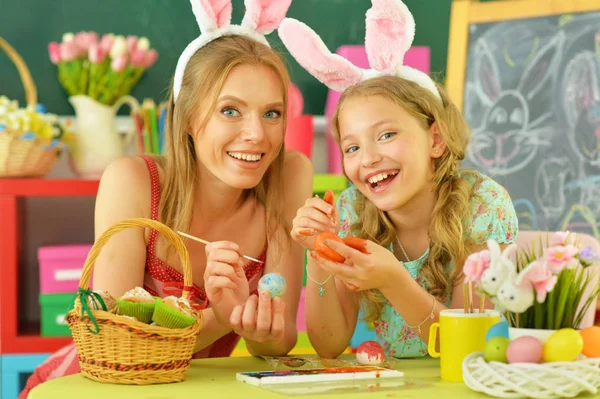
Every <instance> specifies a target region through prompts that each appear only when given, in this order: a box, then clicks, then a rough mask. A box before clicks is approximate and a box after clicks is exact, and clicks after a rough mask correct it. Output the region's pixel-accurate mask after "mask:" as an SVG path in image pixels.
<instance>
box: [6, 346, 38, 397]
mask: <svg viewBox="0 0 600 399" xmlns="http://www.w3.org/2000/svg"><path fill="white" fill-rule="evenodd" d="M48 356H49V354H47V353H43V354H39V353H36V354H25V355H2V356H1V359H0V370H1V371H2V375H0V398H2V399H17V397H18V396H19V393H20V392H21V391H22V390H23V388H25V384H24V380H26V377H27V376H28V375H30V374H31V373H33V370H35V368H36V367H37V366H39V365H40V364H42V363H43V362H44V361H45V360H46V359H47V358H48Z"/></svg>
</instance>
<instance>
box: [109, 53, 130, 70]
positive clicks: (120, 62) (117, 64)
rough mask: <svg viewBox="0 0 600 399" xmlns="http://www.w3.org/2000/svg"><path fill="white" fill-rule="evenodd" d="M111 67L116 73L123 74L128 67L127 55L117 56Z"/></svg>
mask: <svg viewBox="0 0 600 399" xmlns="http://www.w3.org/2000/svg"><path fill="white" fill-rule="evenodd" d="M110 66H111V68H112V69H114V70H115V72H121V71H122V70H124V69H125V67H126V66H127V56H126V55H125V54H122V55H118V56H116V57H115V58H113V59H112V62H111V63H110Z"/></svg>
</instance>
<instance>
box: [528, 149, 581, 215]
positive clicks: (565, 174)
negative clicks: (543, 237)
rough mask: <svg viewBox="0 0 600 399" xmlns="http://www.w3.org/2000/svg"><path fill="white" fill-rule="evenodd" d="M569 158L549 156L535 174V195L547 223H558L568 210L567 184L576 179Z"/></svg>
mask: <svg viewBox="0 0 600 399" xmlns="http://www.w3.org/2000/svg"><path fill="white" fill-rule="evenodd" d="M576 176H577V175H576V172H575V168H574V167H573V165H572V164H571V161H570V160H569V158H567V157H564V156H555V155H554V156H552V155H550V156H548V157H547V158H546V159H544V160H543V161H542V163H541V164H540V166H539V167H538V169H537V171H536V173H535V180H534V195H535V199H536V202H537V203H538V205H539V206H540V208H541V209H542V212H543V213H544V216H545V218H546V222H552V223H554V222H556V221H557V220H559V219H560V218H561V217H562V216H563V215H564V214H565V211H566V209H567V199H566V196H565V191H566V184H567V182H568V181H569V180H572V179H574V178H575V177H576Z"/></svg>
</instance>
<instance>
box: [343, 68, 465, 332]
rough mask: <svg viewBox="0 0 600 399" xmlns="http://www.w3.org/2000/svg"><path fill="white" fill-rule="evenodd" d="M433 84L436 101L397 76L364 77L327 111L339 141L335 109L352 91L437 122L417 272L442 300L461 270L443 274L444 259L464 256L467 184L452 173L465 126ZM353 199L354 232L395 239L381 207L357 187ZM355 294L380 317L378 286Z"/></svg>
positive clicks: (369, 313) (426, 123) (426, 124)
mask: <svg viewBox="0 0 600 399" xmlns="http://www.w3.org/2000/svg"><path fill="white" fill-rule="evenodd" d="M437 86H438V90H439V92H440V95H441V97H442V100H441V101H440V100H439V99H438V98H436V97H435V96H434V95H433V94H432V93H431V92H430V91H429V90H426V89H424V88H422V87H421V86H419V85H417V84H416V83H414V82H411V81H409V80H405V79H402V78H399V77H394V76H385V77H378V78H373V79H369V80H366V81H364V82H362V83H359V84H357V85H356V86H353V87H351V88H349V89H348V90H346V91H345V92H344V93H343V94H342V96H341V97H340V101H339V104H338V107H337V109H336V112H335V114H334V116H333V120H332V129H333V132H334V135H335V138H336V140H337V141H338V143H339V140H340V128H339V116H340V112H341V111H342V110H343V108H344V102H345V101H346V100H348V99H349V98H351V97H356V96H382V97H384V98H387V99H389V100H391V101H393V102H395V103H396V104H398V105H399V106H401V107H402V108H403V109H405V110H406V111H407V112H408V113H409V114H410V115H412V116H413V117H415V118H416V119H417V120H418V122H419V123H420V125H421V126H422V127H423V129H425V130H427V129H429V128H430V127H431V126H432V125H433V123H434V122H436V123H437V126H438V128H439V131H440V133H441V136H442V139H443V141H444V143H445V144H446V151H445V152H444V153H443V154H442V156H441V157H440V158H437V159H436V160H435V174H434V185H435V191H436V194H437V201H436V204H435V207H434V209H433V215H432V219H431V224H430V225H429V237H430V249H429V256H428V258H427V260H426V261H425V264H424V265H423V268H422V275H423V277H424V278H425V280H426V282H427V285H428V289H429V292H430V293H431V294H432V295H433V296H434V297H435V298H436V299H437V300H438V301H441V302H445V301H446V299H447V298H448V295H449V294H450V292H451V290H452V288H453V287H452V285H453V284H452V282H454V281H455V280H457V279H458V278H461V277H460V276H461V275H462V268H460V267H455V268H454V271H453V273H452V275H451V276H448V273H447V269H446V267H447V265H448V264H449V262H453V263H454V265H462V264H463V263H464V260H465V259H466V257H467V248H466V244H465V242H464V240H463V230H464V228H463V223H464V221H465V219H466V217H467V216H468V215H469V199H470V198H471V195H472V191H473V190H472V186H471V184H470V183H469V182H468V181H466V180H465V179H464V178H463V177H459V176H458V175H457V173H458V171H459V167H460V162H461V161H462V160H463V159H464V158H465V152H466V148H467V144H468V142H469V135H470V133H469V128H468V126H467V124H466V122H465V121H464V119H463V117H462V116H461V113H460V111H459V110H458V109H457V108H456V106H455V105H454V104H453V103H452V102H451V101H450V98H449V97H448V95H447V93H446V92H445V90H444V89H443V88H442V87H441V86H440V85H437ZM468 173H472V172H469V171H463V172H461V175H462V176H464V175H466V174H468ZM473 174H474V173H473ZM354 205H355V209H356V211H357V213H358V214H359V215H361V217H360V218H359V219H358V220H357V221H356V222H355V223H353V224H352V226H351V227H350V230H351V231H352V233H353V234H354V235H356V236H358V237H362V238H366V239H369V240H372V241H375V242H377V243H379V244H380V245H382V246H388V245H390V244H391V243H393V242H394V241H395V240H396V232H395V229H394V225H393V223H392V221H391V220H390V218H389V216H388V215H387V213H386V212H383V211H381V210H379V209H377V207H376V206H375V205H374V204H373V203H372V202H371V201H369V200H368V199H367V198H366V197H365V196H363V195H362V194H360V193H359V195H358V197H357V200H356V203H355V204H354ZM356 299H357V301H358V303H359V304H361V305H362V306H364V310H365V313H364V316H365V318H366V319H367V320H371V321H374V320H377V319H379V318H380V317H381V309H382V307H383V305H384V304H385V302H386V300H385V298H384V297H383V295H382V294H381V292H380V291H379V290H367V291H362V292H359V293H357V295H356Z"/></svg>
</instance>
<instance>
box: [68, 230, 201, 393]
mask: <svg viewBox="0 0 600 399" xmlns="http://www.w3.org/2000/svg"><path fill="white" fill-rule="evenodd" d="M130 227H145V228H151V229H155V230H158V231H159V232H160V233H162V234H163V235H164V236H165V237H167V239H169V240H170V241H171V243H173V245H174V246H175V249H176V251H177V253H178V254H179V256H180V258H181V262H182V265H183V275H184V285H185V287H190V286H193V281H192V269H191V265H190V260H189V255H188V252H187V249H186V248H185V246H184V244H183V241H182V240H181V238H179V236H178V235H177V234H175V233H174V232H173V231H172V230H171V229H170V228H168V227H167V226H165V225H164V224H162V223H160V222H157V221H154V220H150V219H144V218H139V219H128V220H124V221H122V222H119V223H116V224H115V225H113V226H111V227H110V228H109V229H108V230H106V231H105V232H104V233H103V234H102V235H101V236H100V237H99V238H98V240H96V242H95V243H94V246H93V247H92V249H91V250H90V253H89V255H88V258H87V259H86V261H85V264H84V266H83V272H82V276H81V281H80V283H79V294H78V295H77V297H76V299H75V305H74V308H73V309H72V310H71V311H70V312H69V313H68V315H67V322H68V324H69V328H70V329H71V332H72V334H73V339H74V341H75V346H76V347H77V351H78V354H79V364H80V366H81V373H82V375H84V376H85V377H88V378H90V379H92V380H95V381H100V382H107V383H116V384H136V385H146V384H157V383H167V382H179V381H183V380H184V379H185V377H186V372H187V369H188V367H189V365H190V361H191V358H192V354H193V351H194V345H195V343H196V338H197V336H198V333H199V332H200V328H201V325H202V312H198V317H199V318H198V320H197V321H196V323H194V324H193V325H191V326H189V327H186V328H182V329H170V328H165V327H159V326H151V325H149V324H145V323H142V322H139V321H137V320H133V319H129V318H126V317H123V316H119V315H117V314H115V313H112V312H106V311H102V310H92V309H90V308H89V307H88V306H85V307H82V301H83V303H85V304H87V298H86V295H87V294H89V293H90V292H89V291H88V287H89V283H90V277H91V274H92V269H93V265H94V262H95V261H96V259H97V258H98V255H99V253H100V250H101V249H102V247H103V246H104V245H105V244H106V242H107V241H108V240H109V239H110V238H111V237H112V236H113V235H114V234H116V233H118V232H119V231H121V230H124V229H127V228H130ZM188 294H189V292H188V291H187V290H185V289H184V290H183V294H182V297H184V298H187V297H188ZM94 319H95V323H96V324H94ZM96 329H97V330H96Z"/></svg>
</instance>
